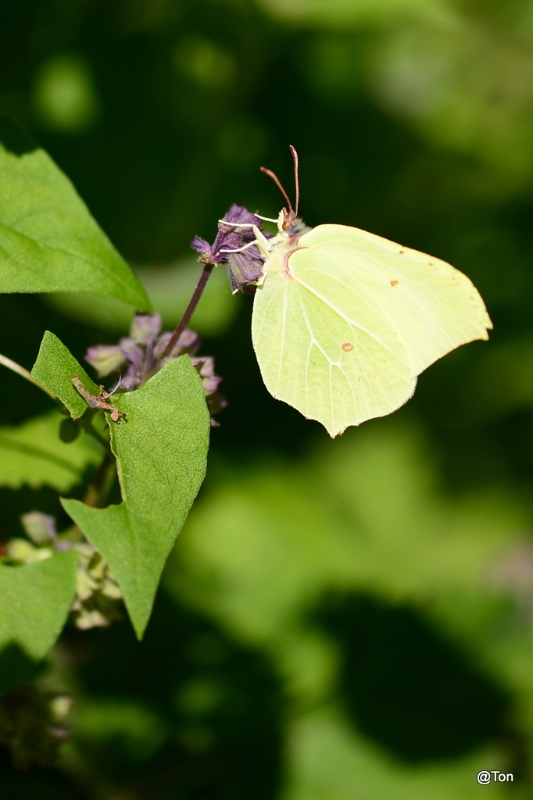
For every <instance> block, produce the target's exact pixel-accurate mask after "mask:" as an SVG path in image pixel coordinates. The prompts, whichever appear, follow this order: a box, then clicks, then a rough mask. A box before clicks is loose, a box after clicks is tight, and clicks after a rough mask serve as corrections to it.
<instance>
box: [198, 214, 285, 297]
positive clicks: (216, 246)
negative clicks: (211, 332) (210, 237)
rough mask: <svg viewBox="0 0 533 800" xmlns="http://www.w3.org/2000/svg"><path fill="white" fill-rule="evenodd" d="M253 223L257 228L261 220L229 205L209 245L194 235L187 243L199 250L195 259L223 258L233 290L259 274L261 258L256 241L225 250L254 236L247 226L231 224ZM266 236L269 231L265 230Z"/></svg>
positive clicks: (210, 261) (217, 261)
mask: <svg viewBox="0 0 533 800" xmlns="http://www.w3.org/2000/svg"><path fill="white" fill-rule="evenodd" d="M236 222H237V223H241V224H243V225H255V226H256V227H257V228H261V220H260V219H259V217H256V216H255V214H252V213H251V212H250V211H248V209H246V208H244V206H237V205H232V206H231V208H230V210H229V211H228V213H227V214H226V215H225V217H224V219H223V220H221V221H220V222H219V223H218V233H217V236H216V239H215V241H214V242H213V244H212V245H210V244H209V243H208V242H206V241H205V239H201V238H200V237H199V236H195V237H194V239H193V240H192V242H191V247H192V248H193V250H196V251H197V252H198V253H199V254H200V258H199V259H198V260H199V261H200V262H201V263H203V264H220V263H222V262H227V264H228V274H229V279H230V282H231V288H232V291H233V293H235V292H237V291H239V290H241V291H246V290H247V287H248V286H249V285H250V284H252V285H254V284H255V283H256V282H257V281H258V280H259V278H260V277H261V275H262V274H263V264H264V262H265V258H264V256H263V254H262V253H261V251H260V250H259V248H258V247H257V245H252V246H251V247H248V248H247V249H246V250H242V251H241V252H238V253H227V252H224V251H226V250H239V249H240V248H242V247H244V246H245V245H247V244H250V242H253V241H254V240H255V234H254V232H253V230H252V228H250V227H237V226H235V225H234V224H232V225H230V224H225V223H236ZM265 236H266V238H267V239H268V238H270V236H271V234H269V233H266V234H265Z"/></svg>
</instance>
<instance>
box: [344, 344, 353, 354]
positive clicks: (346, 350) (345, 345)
mask: <svg viewBox="0 0 533 800" xmlns="http://www.w3.org/2000/svg"><path fill="white" fill-rule="evenodd" d="M342 349H343V350H344V352H345V353H349V352H350V350H353V344H352V343H351V342H344V344H343V345H342Z"/></svg>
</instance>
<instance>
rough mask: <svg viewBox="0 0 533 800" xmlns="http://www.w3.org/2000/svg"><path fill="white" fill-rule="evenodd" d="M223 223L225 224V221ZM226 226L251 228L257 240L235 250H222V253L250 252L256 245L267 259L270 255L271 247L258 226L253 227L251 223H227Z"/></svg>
mask: <svg viewBox="0 0 533 800" xmlns="http://www.w3.org/2000/svg"><path fill="white" fill-rule="evenodd" d="M222 221H223V222H224V220H222ZM224 224H226V225H232V224H233V225H235V227H239V228H251V229H252V231H253V234H254V236H255V239H254V240H253V241H252V242H248V244H245V245H243V247H238V248H237V249H235V250H220V252H221V253H242V252H243V251H244V250H248V248H249V247H253V246H254V245H256V246H257V247H258V248H259V250H260V252H261V253H262V254H263V255H264V256H265V257H267V256H268V255H270V245H269V243H268V239H267V238H266V236H264V235H263V234H262V233H261V231H260V230H259V228H258V227H257V225H252V224H251V223H246V224H240V225H239V224H238V223H231V222H226V223H224Z"/></svg>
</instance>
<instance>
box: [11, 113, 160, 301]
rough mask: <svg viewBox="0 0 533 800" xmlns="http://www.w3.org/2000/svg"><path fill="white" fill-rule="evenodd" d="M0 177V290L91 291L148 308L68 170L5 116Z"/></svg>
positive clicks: (145, 299)
mask: <svg viewBox="0 0 533 800" xmlns="http://www.w3.org/2000/svg"><path fill="white" fill-rule="evenodd" d="M0 184H1V186H2V192H1V193H0V292H91V293H92V294H96V295H100V296H103V297H114V298H116V299H117V300H122V301H123V302H124V303H129V304H130V305H133V306H135V307H136V308H139V309H141V310H149V309H150V301H149V300H148V296H147V294H146V292H145V291H144V289H143V287H142V285H141V284H140V282H139V281H138V279H137V278H136V277H135V275H134V274H133V272H132V271H131V270H130V268H129V267H128V265H127V264H126V262H125V261H124V260H123V259H122V257H121V256H120V255H119V254H118V253H117V251H116V250H115V248H114V247H113V245H112V244H111V242H110V241H109V239H108V238H107V236H106V235H105V234H104V232H103V231H102V230H101V229H100V227H99V226H98V225H97V223H96V222H95V220H94V219H93V217H92V216H91V214H90V213H89V211H88V209H87V207H86V206H85V204H84V202H83V201H82V200H81V198H80V197H79V196H78V194H77V193H76V190H75V189H74V187H73V186H72V184H71V183H70V181H69V180H68V178H67V177H66V176H65V175H64V174H63V173H62V172H61V170H60V169H59V168H58V167H57V166H56V165H55V164H54V162H53V161H52V159H51V158H50V157H49V156H48V155H47V154H46V153H45V152H44V150H42V149H40V148H39V147H38V146H37V145H36V144H34V142H32V141H31V139H29V138H28V137H27V136H26V134H24V133H23V132H22V131H21V130H20V129H19V128H18V127H17V126H16V125H15V124H14V123H13V122H11V121H10V120H8V119H5V118H3V119H0Z"/></svg>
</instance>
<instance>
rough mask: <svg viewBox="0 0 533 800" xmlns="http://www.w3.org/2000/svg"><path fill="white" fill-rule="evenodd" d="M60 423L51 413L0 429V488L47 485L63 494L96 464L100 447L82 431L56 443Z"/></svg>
mask: <svg viewBox="0 0 533 800" xmlns="http://www.w3.org/2000/svg"><path fill="white" fill-rule="evenodd" d="M64 420H65V417H64V416H63V415H62V414H60V413H59V412H57V411H52V412H50V413H49V414H45V415H44V416H42V417H37V418H36V419H32V420H30V421H29V422H25V423H24V424H23V425H19V426H17V427H12V428H7V427H6V428H0V486H9V487H10V488H11V489H18V488H19V487H20V486H22V485H24V484H26V485H28V486H31V487H32V488H33V489H36V488H37V487H39V486H51V487H52V488H54V489H57V490H58V491H59V492H66V491H68V490H69V489H71V488H72V487H73V486H75V485H76V484H78V483H80V482H81V480H82V478H83V476H84V472H85V470H86V469H87V468H90V467H96V466H97V465H98V464H99V462H100V461H101V460H102V458H103V455H104V450H103V447H100V446H99V445H98V444H97V442H96V441H95V440H94V439H93V438H92V437H91V436H89V435H88V434H87V433H85V432H84V431H79V435H78V437H77V438H76V439H75V441H73V442H70V443H68V444H64V443H63V442H62V441H60V439H59V436H58V434H59V429H60V425H61V424H62V422H63V421H64ZM78 430H79V429H78Z"/></svg>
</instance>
